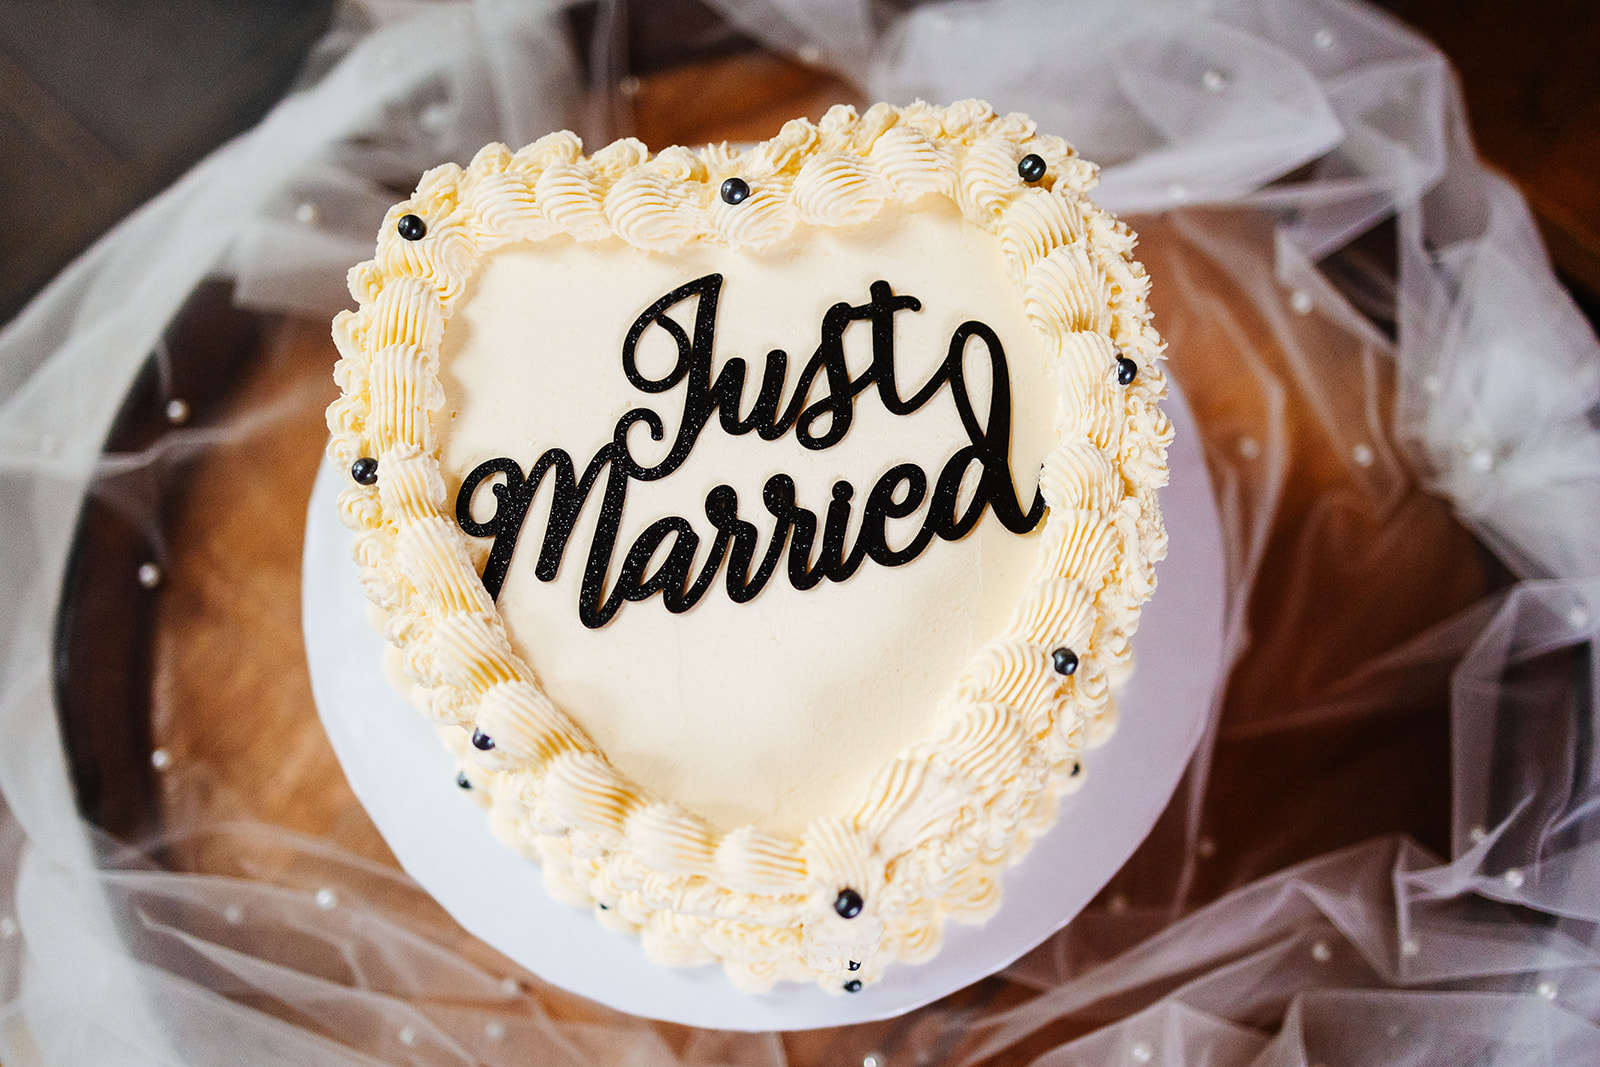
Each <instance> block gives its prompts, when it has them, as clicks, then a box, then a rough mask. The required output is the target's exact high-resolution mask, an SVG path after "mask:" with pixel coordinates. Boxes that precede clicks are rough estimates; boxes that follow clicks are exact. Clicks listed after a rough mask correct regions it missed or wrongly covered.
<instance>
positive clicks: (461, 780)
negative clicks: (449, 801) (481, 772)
mask: <svg viewBox="0 0 1600 1067" xmlns="http://www.w3.org/2000/svg"><path fill="white" fill-rule="evenodd" d="M456 785H458V786H460V787H461V788H462V789H471V788H472V783H471V782H470V781H468V780H467V772H466V771H457V772H456Z"/></svg>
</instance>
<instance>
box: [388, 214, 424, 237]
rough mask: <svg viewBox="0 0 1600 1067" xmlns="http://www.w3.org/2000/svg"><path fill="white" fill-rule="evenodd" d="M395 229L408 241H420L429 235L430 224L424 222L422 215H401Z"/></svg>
mask: <svg viewBox="0 0 1600 1067" xmlns="http://www.w3.org/2000/svg"><path fill="white" fill-rule="evenodd" d="M394 229H395V232H396V233H398V234H399V235H400V236H401V237H404V238H405V239H406V240H408V241H420V240H422V239H423V238H424V237H426V236H427V235H428V224H427V223H426V222H423V221H422V216H421V215H401V216H400V221H399V222H397V223H395V224H394Z"/></svg>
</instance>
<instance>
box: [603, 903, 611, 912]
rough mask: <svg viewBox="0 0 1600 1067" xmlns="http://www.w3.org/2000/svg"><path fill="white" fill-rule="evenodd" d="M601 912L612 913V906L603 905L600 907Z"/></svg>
mask: <svg viewBox="0 0 1600 1067" xmlns="http://www.w3.org/2000/svg"><path fill="white" fill-rule="evenodd" d="M600 910H601V911H610V910H611V905H610V904H601V905H600Z"/></svg>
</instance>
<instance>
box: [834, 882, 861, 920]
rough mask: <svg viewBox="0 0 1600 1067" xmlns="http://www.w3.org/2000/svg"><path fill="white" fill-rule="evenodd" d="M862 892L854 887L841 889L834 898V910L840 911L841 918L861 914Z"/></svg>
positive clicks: (851, 917)
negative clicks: (858, 891)
mask: <svg viewBox="0 0 1600 1067" xmlns="http://www.w3.org/2000/svg"><path fill="white" fill-rule="evenodd" d="M861 905H862V900H861V894H860V893H857V892H856V891H855V890H854V889H841V890H839V895H838V896H837V897H835V898H834V900H833V910H834V911H836V912H838V913H839V918H841V919H854V918H855V917H856V916H857V915H860V914H861Z"/></svg>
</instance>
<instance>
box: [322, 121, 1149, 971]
mask: <svg viewBox="0 0 1600 1067" xmlns="http://www.w3.org/2000/svg"><path fill="white" fill-rule="evenodd" d="M1094 179H1095V171H1094V168H1093V166H1092V165H1090V164H1088V163H1086V162H1084V161H1083V160H1081V159H1079V158H1078V157H1077V156H1076V155H1075V154H1074V152H1073V150H1072V149H1071V147H1070V146H1069V145H1067V144H1066V143H1065V142H1064V141H1062V140H1060V139H1059V138H1056V137H1049V136H1042V135H1039V134H1037V133H1036V132H1035V130H1034V126H1033V123H1032V122H1030V121H1029V120H1027V119H1026V118H1024V117H1022V116H1018V115H1008V116H999V115H996V114H995V113H994V111H993V110H992V109H991V108H989V107H988V105H986V104H982V103H980V102H976V101H968V102H965V103H961V104H957V105H954V106H952V107H949V108H937V107H931V106H928V105H925V104H920V103H919V104H914V105H912V106H910V107H907V108H895V107H891V106H888V105H883V104H880V105H877V106H875V107H873V108H871V109H870V110H868V111H867V112H866V113H865V114H860V115H858V114H857V113H856V112H855V110H854V109H851V108H848V107H837V108H834V109H833V110H832V111H830V112H829V113H828V114H827V115H826V116H825V117H824V118H823V119H822V121H821V122H820V123H816V124H813V123H810V122H806V121H804V120H796V121H793V122H790V123H789V124H787V125H786V126H784V128H783V130H782V131H781V132H780V133H779V135H778V136H777V137H775V138H774V139H773V140H771V141H768V142H764V143H762V144H758V145H755V146H754V147H751V148H749V149H747V150H743V151H737V150H733V149H730V148H728V147H727V146H712V147H708V148H705V149H702V150H699V151H690V150H688V149H684V148H670V149H667V150H665V151H663V152H660V153H657V154H656V155H654V156H652V155H650V154H649V153H648V152H647V151H646V149H645V148H644V146H643V145H641V144H640V143H638V142H637V141H632V140H623V141H618V142H616V143H614V144H612V145H610V146H608V147H606V148H604V149H602V150H601V151H599V152H596V153H595V154H594V155H592V156H588V157H586V156H584V155H583V154H582V150H581V145H580V144H579V142H578V140H577V138H576V137H574V136H573V135H571V134H568V133H558V134H552V135H550V136H548V137H545V138H543V139H541V140H539V141H538V142H536V143H534V144H532V145H529V146H528V147H526V148H524V149H522V150H521V151H518V152H511V151H509V150H507V149H506V148H505V147H504V146H502V145H491V146H489V147H487V148H485V149H484V150H483V151H481V152H480V153H478V155H477V157H476V158H475V159H474V160H473V161H472V163H471V164H470V165H469V166H467V167H466V168H465V169H463V168H460V167H457V166H454V165H447V166H443V167H439V168H436V169H435V170H433V171H430V172H429V173H428V174H426V175H425V176H424V177H423V179H422V181H421V184H420V185H419V186H418V188H417V191H416V193H415V194H413V196H412V197H411V198H410V199H408V200H406V201H405V202H404V203H401V204H399V205H397V206H396V207H395V208H394V209H393V210H392V211H391V212H390V215H389V218H388V219H387V221H386V223H385V226H384V229H383V232H382V233H381V235H380V236H379V240H378V247H377V253H376V255H375V257H374V258H373V259H372V260H371V261H369V262H367V263H364V264H361V265H360V266H358V267H356V268H355V269H354V270H352V272H351V275H350V288H351V292H352V294H353V295H354V296H355V298H356V299H357V300H358V301H359V303H360V308H359V310H356V311H353V312H346V313H344V314H341V315H340V316H339V317H338V319H336V320H335V323H334V338H335V340H336V342H337V344H338V348H339V352H340V355H341V357H342V358H341V359H340V360H339V362H338V364H337V367H336V371H335V377H336V379H337V381H338V383H339V385H340V387H341V389H342V393H343V395H342V396H341V397H340V398H339V399H338V400H336V401H335V402H334V403H333V405H332V406H331V407H330V408H329V410H328V424H329V428H330V430H331V431H332V440H331V443H330V445H329V452H330V455H331V456H332V457H333V459H334V460H336V461H337V462H338V463H339V464H340V465H342V466H345V467H348V468H349V469H350V472H351V478H352V481H351V484H349V485H348V486H347V487H346V488H345V490H344V491H343V493H342V495H341V498H340V508H341V514H342V518H343V520H344V522H345V524H346V525H347V526H349V527H350V528H351V529H352V530H354V531H355V534H356V539H355V552H356V556H357V558H358V560H359V561H360V563H361V565H362V571H363V577H364V580H365V582H366V587H367V592H368V595H369V597H370V599H371V600H372V601H373V603H374V604H376V605H377V606H378V608H380V609H381V611H382V614H383V616H384V619H385V633H386V636H387V637H388V639H389V641H390V643H391V646H392V650H393V656H394V658H395V660H396V661H397V666H398V668H399V670H400V671H401V672H402V673H403V675H404V677H405V679H406V682H405V684H407V685H409V686H410V687H412V695H413V696H414V697H415V698H416V699H417V702H418V703H419V705H420V706H422V707H423V708H425V709H426V711H427V712H428V713H429V714H430V715H431V716H432V717H433V719H434V720H435V721H436V722H437V723H438V724H439V728H440V732H441V735H442V736H443V738H444V741H445V743H446V744H447V745H449V746H450V747H451V749H452V751H454V752H455V753H456V756H457V759H458V767H459V773H458V778H457V782H458V784H459V785H460V786H461V787H462V788H463V789H465V790H470V791H471V793H472V795H473V796H475V797H477V798H478V799H480V800H481V801H482V802H484V803H485V804H486V805H487V807H488V809H489V819H490V823H491V826H492V827H493V829H494V831H495V833H496V834H497V835H498V836H499V837H500V838H501V839H502V840H503V841H505V842H506V843H507V844H508V845H510V846H512V847H514V848H516V849H519V850H521V851H523V852H525V853H526V854H527V855H528V856H530V857H532V858H533V859H535V860H537V861H538V862H539V863H540V864H542V866H543V870H544V874H545V881H546V884H547V885H548V886H549V888H550V891H551V892H552V893H553V894H555V895H556V896H557V897H559V898H561V899H563V900H567V901H570V902H571V903H573V904H577V905H581V906H588V907H592V908H593V909H594V914H595V916H596V917H597V919H598V920H599V921H600V922H602V923H604V924H606V925H608V926H613V927H616V928H618V929H622V930H626V931H631V932H635V933H637V934H638V935H639V936H640V937H641V938H642V939H643V941H644V944H645V947H646V949H647V950H648V951H649V953H650V955H651V956H652V958H654V959H656V960H658V961H660V962H662V963H665V964H674V965H681V964H695V963H703V962H708V961H720V962H721V963H722V965H723V967H724V969H725V970H726V972H727V974H728V975H729V977H730V978H731V979H732V980H733V981H734V982H735V983H736V984H737V985H738V986H740V987H741V988H747V989H764V988H767V987H769V986H770V985H771V984H772V983H773V982H775V981H777V980H805V979H814V980H816V981H819V982H820V983H821V984H822V985H823V986H824V987H825V988H827V989H830V990H834V991H845V992H854V991H856V990H859V989H860V988H862V985H863V983H870V982H872V981H874V980H875V979H877V978H878V977H879V976H880V975H881V974H882V973H883V971H884V968H885V967H886V966H887V964H889V963H890V962H891V961H893V960H905V961H915V960H921V959H926V958H927V957H929V956H930V955H932V954H933V953H934V952H936V951H937V949H938V946H939V943H940V938H941V931H942V928H943V924H944V922H945V921H946V920H947V919H955V920H957V921H963V922H980V921H982V920H983V919H985V918H986V917H987V916H989V915H990V914H992V912H993V911H994V909H995V908H996V907H998V906H999V900H1000V889H999V875H1000V872H1001V871H1002V870H1003V869H1004V868H1005V867H1006V866H1007V865H1009V864H1012V863H1015V862H1017V861H1018V860H1019V859H1021V858H1022V856H1023V855H1024V853H1026V851H1027V850H1028V846H1029V844H1030V842H1031V841H1032V840H1033V839H1034V838H1035V837H1037V836H1038V835H1039V834H1041V833H1043V832H1044V831H1045V830H1046V829H1048V828H1049V826H1050V825H1051V823H1052V822H1053V821H1054V819H1055V815H1056V806H1057V799H1058V797H1059V796H1060V795H1061V794H1062V793H1063V792H1066V791H1068V790H1070V789H1072V788H1073V787H1074V785H1075V784H1076V782H1077V781H1078V780H1079V777H1080V775H1081V774H1082V773H1083V763H1082V762H1081V760H1082V755H1083V752H1084V750H1085V748H1086V747H1088V746H1090V745H1092V744H1093V743H1094V742H1095V741H1096V740H1098V739H1099V738H1101V737H1103V736H1104V735H1105V734H1106V733H1107V732H1108V731H1109V729H1110V726H1111V723H1112V720H1113V698H1114V692H1115V690H1116V688H1117V686H1118V685H1119V683H1120V682H1121V681H1122V680H1123V679H1124V678H1125V677H1126V675H1127V672H1128V670H1129V668H1130V658H1129V655H1130V654H1129V638H1130V637H1131V635H1132V633H1133V631H1134V629H1135V627H1136V626H1137V623H1138V617H1139V607H1140V605H1141V604H1142V603H1143V602H1144V600H1145V599H1146V598H1148V597H1149V595H1150V593H1151V591H1152V590H1153V588H1154V584H1155V576H1154V564H1155V562H1156V561H1157V560H1158V559H1160V558H1161V557H1162V556H1163V555H1164V553H1165V544H1166V541H1165V533H1164V531H1163V528H1162V525H1161V519H1160V514H1159V511H1158V508H1157V503H1156V490H1157V488H1158V487H1159V486H1160V485H1162V484H1164V482H1165V479H1166V445H1167V442H1168V440H1169V438H1170V436H1171V430H1170V426H1169V424H1168V423H1167V421H1166V419H1165V417H1164V416H1163V415H1162V413H1161V411H1160V409H1159V407H1158V406H1157V403H1158V401H1159V399H1160V397H1161V395H1162V393H1163V389H1164V382H1163V377H1162V373H1161V366H1160V356H1161V349H1162V342H1161V340H1160V338H1159V337H1158V336H1157V335H1156V333H1155V331H1154V330H1153V329H1152V328H1151V325H1150V316H1149V312H1148V310H1147V307H1146V302H1145V297H1146V293H1147V290H1148V282H1147V279H1146V277H1145V275H1144V272H1143V271H1142V270H1141V269H1140V267H1139V265H1138V264H1137V263H1135V262H1134V261H1133V260H1132V258H1131V254H1132V249H1133V244H1134V237H1133V235H1132V233H1131V232H1130V231H1129V230H1128V229H1127V227H1125V226H1123V225H1122V224H1121V223H1119V222H1117V221H1116V220H1115V219H1113V218H1111V217H1110V216H1109V215H1107V214H1105V213H1104V212H1102V211H1100V210H1099V209H1098V208H1096V207H1095V206H1094V205H1093V204H1092V203H1091V202H1090V200H1089V199H1088V197H1087V195H1086V192H1087V190H1088V189H1089V188H1090V186H1091V185H1092V184H1093V182H1094Z"/></svg>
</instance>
